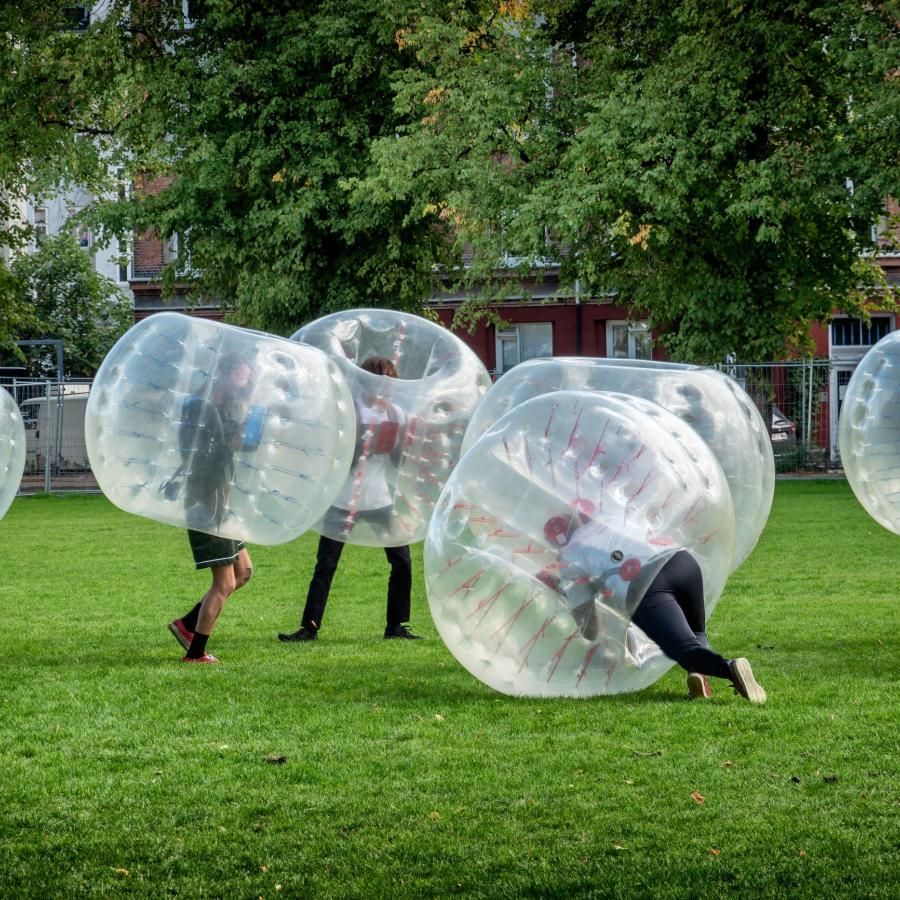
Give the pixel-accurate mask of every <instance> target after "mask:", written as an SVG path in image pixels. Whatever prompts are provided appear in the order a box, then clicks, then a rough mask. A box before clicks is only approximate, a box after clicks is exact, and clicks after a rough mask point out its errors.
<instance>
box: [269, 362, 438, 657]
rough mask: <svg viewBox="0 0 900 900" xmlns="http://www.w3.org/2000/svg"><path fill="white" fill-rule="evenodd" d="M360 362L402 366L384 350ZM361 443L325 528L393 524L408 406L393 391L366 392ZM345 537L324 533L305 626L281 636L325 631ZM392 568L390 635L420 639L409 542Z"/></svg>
mask: <svg viewBox="0 0 900 900" xmlns="http://www.w3.org/2000/svg"><path fill="white" fill-rule="evenodd" d="M360 368H361V369H363V370H364V371H366V372H371V373H372V374H374V375H385V376H387V377H388V378H396V377H397V367H396V366H395V365H394V364H393V363H392V362H391V361H390V360H389V359H387V357H384V356H370V357H369V358H368V359H366V360H365V361H364V362H363V363H362V364H361V365H360ZM356 414H357V444H356V451H355V453H354V463H353V467H352V468H351V471H350V476H349V477H348V479H347V482H346V483H345V485H344V487H343V489H342V490H341V493H340V494H339V495H338V497H337V499H336V500H335V501H334V504H333V505H332V507H331V508H330V509H329V510H328V512H327V513H326V514H325V520H324V528H323V531H327V532H330V533H331V534H335V533H338V532H340V531H341V530H342V528H344V529H345V528H347V523H348V521H351V525H350V527H351V528H352V525H353V524H356V523H357V522H367V523H369V524H370V525H372V526H373V527H375V528H376V529H377V528H383V529H385V530H387V529H388V528H389V527H390V521H391V515H392V513H393V501H392V498H391V493H390V485H389V484H388V477H387V476H388V467H389V463H390V461H391V460H390V458H391V456H392V455H394V454H396V453H397V452H398V450H399V447H400V435H401V431H402V429H403V426H404V425H405V424H406V417H405V416H404V414H403V411H402V410H401V409H399V408H398V407H397V406H396V405H395V404H393V403H391V401H390V400H389V399H388V398H387V397H383V396H374V395H366V394H362V395H361V396H360V397H359V399H358V400H357V404H356ZM343 551H344V543H343V542H342V541H337V540H334V539H333V538H330V537H326V536H325V535H324V534H323V535H322V536H320V538H319V548H318V551H317V553H316V566H315V569H314V571H313V575H312V579H311V580H310V583H309V589H308V590H307V594H306V605H305V606H304V608H303V615H302V616H301V618H300V628H299V630H298V631H293V632H291V633H289V634H283V633H282V634H279V635H278V640H280V641H285V642H288V643H295V642H303V641H314V640H316V639H317V638H318V636H319V629H320V628H321V627H322V618H323V616H324V615H325V605H326V604H327V602H328V594H329V592H330V590H331V582H332V579H333V578H334V573H335V572H336V571H337V567H338V563H339V562H340V559H341V554H342V553H343ZM384 553H385V556H386V557H387V561H388V563H389V564H390V567H391V572H390V576H389V577H388V587H387V624H386V626H385V629H384V636H385V638H386V639H387V638H400V639H405V640H419V639H420V636H419V635H417V634H413V632H412V631H411V630H410V628H409V626H408V625H407V623H408V622H409V617H410V602H411V594H412V560H411V557H410V553H409V547H408V546H405V545H404V546H402V547H385V548H384Z"/></svg>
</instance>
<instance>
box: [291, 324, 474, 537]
mask: <svg viewBox="0 0 900 900" xmlns="http://www.w3.org/2000/svg"><path fill="white" fill-rule="evenodd" d="M291 339H292V340H294V341H298V342H300V343H303V344H309V345H312V346H314V347H317V348H319V349H321V350H323V351H324V352H325V353H327V354H329V356H331V357H332V358H333V359H334V360H335V361H336V362H337V364H338V365H339V366H340V368H341V371H342V372H343V374H344V377H345V378H346V379H347V383H348V384H349V385H350V390H351V393H352V394H353V399H354V401H355V406H356V417H357V435H356V442H355V445H354V448H353V467H352V471H351V473H350V476H349V477H348V479H347V481H346V483H345V484H344V486H343V488H342V490H341V491H340V493H339V494H338V496H337V498H336V499H335V501H334V505H333V506H332V508H331V509H329V510H328V512H327V513H326V514H325V515H324V516H323V517H322V519H321V521H320V522H318V523H317V525H316V530H317V531H318V532H319V533H320V534H323V535H325V536H326V537H330V538H333V539H335V540H339V541H343V542H345V543H350V544H362V545H366V546H370V547H397V546H401V545H403V544H411V543H415V542H416V541H420V540H422V539H423V538H424V537H425V532H426V530H427V528H428V522H429V520H430V519H431V513H432V510H433V509H434V506H435V503H437V498H438V496H439V495H440V492H441V489H442V488H443V486H444V484H445V482H446V480H447V477H448V476H449V475H450V472H451V471H452V470H453V467H454V466H455V465H456V463H457V460H458V459H459V456H460V448H461V446H462V440H463V435H464V434H465V430H466V426H467V425H468V424H469V419H470V417H471V415H472V412H473V410H474V409H475V408H476V406H477V405H478V403H479V402H480V400H481V398H482V397H483V396H484V394H485V393H486V392H487V390H488V388H489V387H490V383H491V382H490V376H489V375H488V373H487V370H486V369H485V367H484V365H483V364H482V363H481V361H480V360H479V359H478V357H477V356H476V355H475V353H474V352H473V351H472V350H471V349H470V348H469V347H468V346H466V344H464V343H463V342H462V341H461V340H460V339H459V338H458V337H456V336H455V335H454V334H453V333H452V332H450V331H448V330H447V329H446V328H443V327H442V326H440V325H436V324H434V323H433V322H429V321H427V320H426V319H422V318H420V317H418V316H413V315H410V314H408V313H402V312H396V311H394V310H384V309H361V310H360V309H357V310H350V311H348V312H339V313H334V314H333V315H330V316H325V317H324V318H321V319H317V320H316V321H314V322H311V323H310V324H308V325H306V326H304V327H303V328H301V329H300V330H299V331H297V332H296V333H295V334H294V335H293V336H292V338H291Z"/></svg>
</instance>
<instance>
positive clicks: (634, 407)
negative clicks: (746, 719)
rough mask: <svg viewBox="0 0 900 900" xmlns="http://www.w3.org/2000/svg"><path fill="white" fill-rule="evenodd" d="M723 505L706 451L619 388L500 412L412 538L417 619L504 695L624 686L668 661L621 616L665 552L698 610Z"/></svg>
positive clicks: (719, 558)
mask: <svg viewBox="0 0 900 900" xmlns="http://www.w3.org/2000/svg"><path fill="white" fill-rule="evenodd" d="M733 548H734V511H733V507H732V503H731V494H730V492H729V489H728V483H727V482H726V480H725V475H724V474H723V472H722V469H721V467H720V466H719V464H718V462H717V461H716V458H715V456H714V455H713V453H712V451H711V450H710V449H709V447H708V446H707V445H706V443H705V442H704V441H703V440H701V439H700V438H699V437H698V436H697V434H696V432H695V431H694V430H693V429H691V428H690V427H688V426H686V425H685V424H684V423H683V422H682V421H681V420H680V419H678V418H677V417H676V416H675V415H673V414H672V413H670V412H668V411H666V410H665V409H663V408H662V407H660V406H658V405H657V404H655V403H652V402H650V401H646V400H643V399H641V398H637V397H630V396H626V395H624V394H616V393H605V392H583V391H561V392H558V393H553V394H546V395H544V396H540V397H536V398H534V399H532V400H528V401H526V402H525V403H522V404H521V405H519V406H517V407H515V408H514V409H512V410H510V412H508V413H507V414H506V415H505V416H503V417H502V418H501V419H500V420H499V421H497V422H496V423H495V424H494V425H493V426H491V427H490V428H489V429H488V430H487V431H486V432H485V433H484V434H483V435H482V436H481V437H480V438H479V439H478V440H477V441H476V442H475V443H474V444H473V445H472V447H471V448H470V449H469V450H468V451H466V453H465V455H464V456H463V457H462V459H461V460H460V463H459V465H458V466H457V467H456V469H455V470H454V472H453V474H452V475H451V476H450V478H449V480H448V481H447V485H446V487H445V488H444V491H443V493H442V494H441V497H440V500H439V502H438V505H437V508H436V509H435V512H434V516H433V517H432V520H431V525H430V527H429V529H428V536H427V539H426V542H425V577H426V586H427V591H428V602H429V605H430V608H431V613H432V616H433V618H434V621H435V623H436V625H437V628H438V631H439V632H440V634H441V637H442V638H443V640H444V642H445V643H446V644H447V646H448V648H449V649H450V651H451V652H452V653H453V655H454V656H455V657H456V658H457V660H459V662H460V663H461V664H462V665H463V666H465V668H467V669H468V670H469V671H470V672H471V673H472V674H473V675H475V677H476V678H479V679H480V680H481V681H483V682H485V683H486V684H488V685H490V686H491V687H493V688H495V689H496V690H498V691H501V692H503V693H505V694H516V695H525V696H533V697H539V696H570V697H584V696H592V695H595V694H613V693H620V692H623V691H636V690H640V689H641V688H643V687H646V686H647V685H649V684H651V683H652V682H653V681H655V680H656V679H657V678H659V677H660V676H661V675H662V674H663V673H664V672H665V671H666V670H667V669H668V668H669V667H670V666H671V665H672V662H671V660H669V659H667V658H666V657H665V656H664V655H663V654H662V651H661V650H660V649H659V647H658V646H657V645H656V644H655V643H653V642H652V641H651V640H650V639H649V638H648V637H647V636H646V635H645V634H644V632H643V631H641V630H640V629H639V628H638V627H637V626H636V625H634V624H633V623H632V622H631V616H632V614H633V613H634V611H635V609H636V608H637V606H638V604H639V603H640V602H641V600H642V599H643V596H644V594H645V593H646V591H647V588H648V587H649V585H650V583H651V582H652V581H653V579H654V577H655V576H656V575H657V574H658V572H659V571H660V569H661V568H662V567H663V565H665V563H666V562H667V561H668V560H669V559H670V558H671V557H672V556H673V555H674V554H675V553H677V552H678V551H679V550H687V551H689V552H690V553H691V554H692V555H693V556H694V557H695V559H696V560H697V562H698V563H699V565H700V568H701V570H702V572H703V585H704V599H705V608H706V612H707V614H709V613H711V612H712V610H713V608H714V606H715V604H716V601H717V600H718V598H719V595H720V594H721V592H722V588H723V587H724V585H725V580H726V578H727V576H728V573H729V571H730V569H731V561H732V552H733Z"/></svg>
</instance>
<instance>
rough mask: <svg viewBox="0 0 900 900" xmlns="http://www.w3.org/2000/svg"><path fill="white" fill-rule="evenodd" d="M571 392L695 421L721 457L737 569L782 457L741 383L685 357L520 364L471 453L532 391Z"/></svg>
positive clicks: (488, 408) (498, 394)
mask: <svg viewBox="0 0 900 900" xmlns="http://www.w3.org/2000/svg"><path fill="white" fill-rule="evenodd" d="M564 390H590V391H617V392H620V393H623V394H633V395H634V396H636V397H643V398H645V399H647V400H652V401H653V402H654V403H657V404H658V405H659V406H662V407H664V408H665V409H667V410H669V412H672V413H674V414H675V415H676V416H678V418H679V419H681V420H682V421H683V422H685V423H686V424H688V425H690V426H691V427H692V428H693V429H694V430H695V431H696V432H697V433H698V434H699V435H700V437H702V438H703V440H704V441H706V443H707V444H708V445H709V447H710V449H711V450H712V452H713V453H714V454H715V457H716V459H718V461H719V464H720V465H721V466H722V470H723V471H724V472H725V477H726V478H727V479H728V486H729V488H730V489H731V496H732V501H733V502H734V512H735V520H736V523H735V527H736V531H735V552H734V563H733V565H734V568H737V567H738V566H739V565H740V564H741V563H742V562H743V561H744V560H745V559H746V558H747V557H748V556H749V555H750V553H751V551H752V550H753V548H754V547H755V546H756V543H757V541H758V540H759V536H760V534H761V533H762V530H763V528H764V527H765V525H766V522H767V521H768V518H769V512H770V511H771V508H772V499H773V496H774V493H775V460H774V457H773V454H772V444H771V441H770V440H769V434H768V430H767V429H766V425H765V422H764V421H763V418H762V416H761V415H760V413H759V410H758V409H757V408H756V405H755V404H754V403H753V401H752V400H751V399H750V397H749V396H747V394H746V392H745V391H744V390H743V389H742V388H741V387H740V385H739V384H738V383H737V382H736V381H734V379H732V378H729V377H728V376H727V375H725V374H724V373H722V372H719V371H717V370H715V369H708V368H702V367H700V366H690V365H682V364H680V363H666V362H652V363H651V362H649V361H646V360H622V359H603V358H584V357H553V358H552V359H532V360H528V361H526V362H523V363H520V364H519V365H518V366H516V367H515V368H514V369H511V370H510V371H509V372H507V373H506V374H504V375H503V376H502V377H501V378H500V379H499V380H498V381H497V383H496V384H495V385H494V386H493V387H492V388H491V389H490V391H489V392H488V394H487V396H486V397H485V398H484V400H483V401H482V402H481V404H480V405H479V407H478V409H477V410H476V411H475V414H474V415H473V416H472V421H471V422H470V423H469V428H468V430H467V431H466V436H465V438H464V440H463V452H465V451H466V449H468V447H469V446H470V445H471V444H473V443H474V442H475V440H477V439H478V437H479V436H480V435H481V434H483V433H484V431H485V430H486V429H487V428H488V427H490V425H492V424H493V423H494V422H496V421H497V419H499V418H500V416H502V415H503V414H504V413H506V412H507V411H508V410H510V409H512V408H514V407H515V406H517V405H518V404H520V403H523V402H524V401H525V400H528V399H529V398H531V397H537V396H540V395H541V394H548V393H553V392H555V391H564Z"/></svg>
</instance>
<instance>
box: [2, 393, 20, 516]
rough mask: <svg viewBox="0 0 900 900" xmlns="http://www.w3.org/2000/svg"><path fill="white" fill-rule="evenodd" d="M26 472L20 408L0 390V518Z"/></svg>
mask: <svg viewBox="0 0 900 900" xmlns="http://www.w3.org/2000/svg"><path fill="white" fill-rule="evenodd" d="M24 470H25V425H24V424H23V422H22V414H21V413H20V412H19V407H18V406H16V403H15V401H14V400H13V398H12V397H11V396H10V394H9V393H8V392H7V391H6V390H5V389H4V388H0V518H2V517H3V516H4V515H6V511H7V510H8V509H9V507H10V504H11V503H12V502H13V497H15V496H16V491H18V490H19V483H20V482H21V481H22V472H23V471H24Z"/></svg>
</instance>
